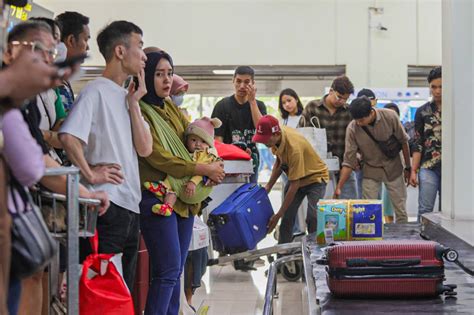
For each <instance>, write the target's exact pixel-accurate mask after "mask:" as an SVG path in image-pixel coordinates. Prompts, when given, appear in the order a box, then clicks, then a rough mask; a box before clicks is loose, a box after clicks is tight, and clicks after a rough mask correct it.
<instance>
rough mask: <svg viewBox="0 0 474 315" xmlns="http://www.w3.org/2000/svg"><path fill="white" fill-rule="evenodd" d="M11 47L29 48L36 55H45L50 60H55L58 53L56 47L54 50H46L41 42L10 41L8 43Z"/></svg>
mask: <svg viewBox="0 0 474 315" xmlns="http://www.w3.org/2000/svg"><path fill="white" fill-rule="evenodd" d="M10 44H11V45H12V46H30V47H31V51H32V52H36V53H42V54H47V55H49V56H50V57H51V58H52V59H56V57H57V56H58V51H57V49H56V47H54V48H47V47H46V46H45V45H44V44H43V43H41V42H27V41H23V42H20V41H12V42H11V43H10Z"/></svg>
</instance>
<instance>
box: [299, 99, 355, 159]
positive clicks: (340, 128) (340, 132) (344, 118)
mask: <svg viewBox="0 0 474 315" xmlns="http://www.w3.org/2000/svg"><path fill="white" fill-rule="evenodd" d="M326 96H327V95H325V96H324V97H323V98H322V99H321V100H314V101H311V102H309V103H308V105H306V107H305V109H304V110H303V114H302V116H303V117H304V119H301V120H300V127H309V126H311V123H310V119H311V117H314V116H316V117H318V119H319V122H320V124H321V128H324V129H326V134H327V138H328V152H331V153H332V155H333V156H337V157H338V158H339V161H340V162H342V161H343V159H344V151H345V141H346V128H347V126H348V125H349V123H350V122H351V120H352V116H351V113H350V112H349V108H348V107H347V105H344V106H342V107H340V108H338V109H337V110H336V112H335V113H334V114H332V115H331V113H330V112H329V109H328V108H327V105H326V104H325V99H326ZM316 127H318V126H316Z"/></svg>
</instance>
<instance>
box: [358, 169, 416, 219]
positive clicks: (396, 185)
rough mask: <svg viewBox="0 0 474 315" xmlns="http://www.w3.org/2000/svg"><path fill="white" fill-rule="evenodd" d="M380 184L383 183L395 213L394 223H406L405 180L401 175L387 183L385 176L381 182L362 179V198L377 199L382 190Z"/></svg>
mask: <svg viewBox="0 0 474 315" xmlns="http://www.w3.org/2000/svg"><path fill="white" fill-rule="evenodd" d="M382 183H384V184H385V187H387V191H388V195H389V196H390V201H392V204H393V208H394V211H395V222H396V223H407V222H408V216H407V210H406V204H407V187H406V185H405V179H404V177H403V174H402V175H400V176H399V177H397V178H396V179H394V180H392V181H388V179H387V177H386V176H384V178H383V179H382V180H381V181H377V180H374V179H371V178H365V177H364V179H362V198H363V199H379V193H380V190H381V189H382Z"/></svg>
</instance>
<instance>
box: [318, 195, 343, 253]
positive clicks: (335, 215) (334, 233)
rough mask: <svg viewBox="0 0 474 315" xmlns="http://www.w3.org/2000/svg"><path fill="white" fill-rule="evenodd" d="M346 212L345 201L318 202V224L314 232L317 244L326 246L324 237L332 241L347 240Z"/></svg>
mask: <svg viewBox="0 0 474 315" xmlns="http://www.w3.org/2000/svg"><path fill="white" fill-rule="evenodd" d="M347 211H348V201H347V200H339V199H336V200H330V199H328V200H320V201H319V202H318V215H317V217H318V224H317V230H316V240H317V243H318V244H326V237H329V239H330V240H334V241H346V240H348V231H347Z"/></svg>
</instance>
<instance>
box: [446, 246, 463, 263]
mask: <svg viewBox="0 0 474 315" xmlns="http://www.w3.org/2000/svg"><path fill="white" fill-rule="evenodd" d="M444 258H446V260H447V261H449V262H455V261H457V260H458V258H459V254H458V252H457V251H455V250H454V249H450V250H448V251H447V252H446V253H445V254H444Z"/></svg>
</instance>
